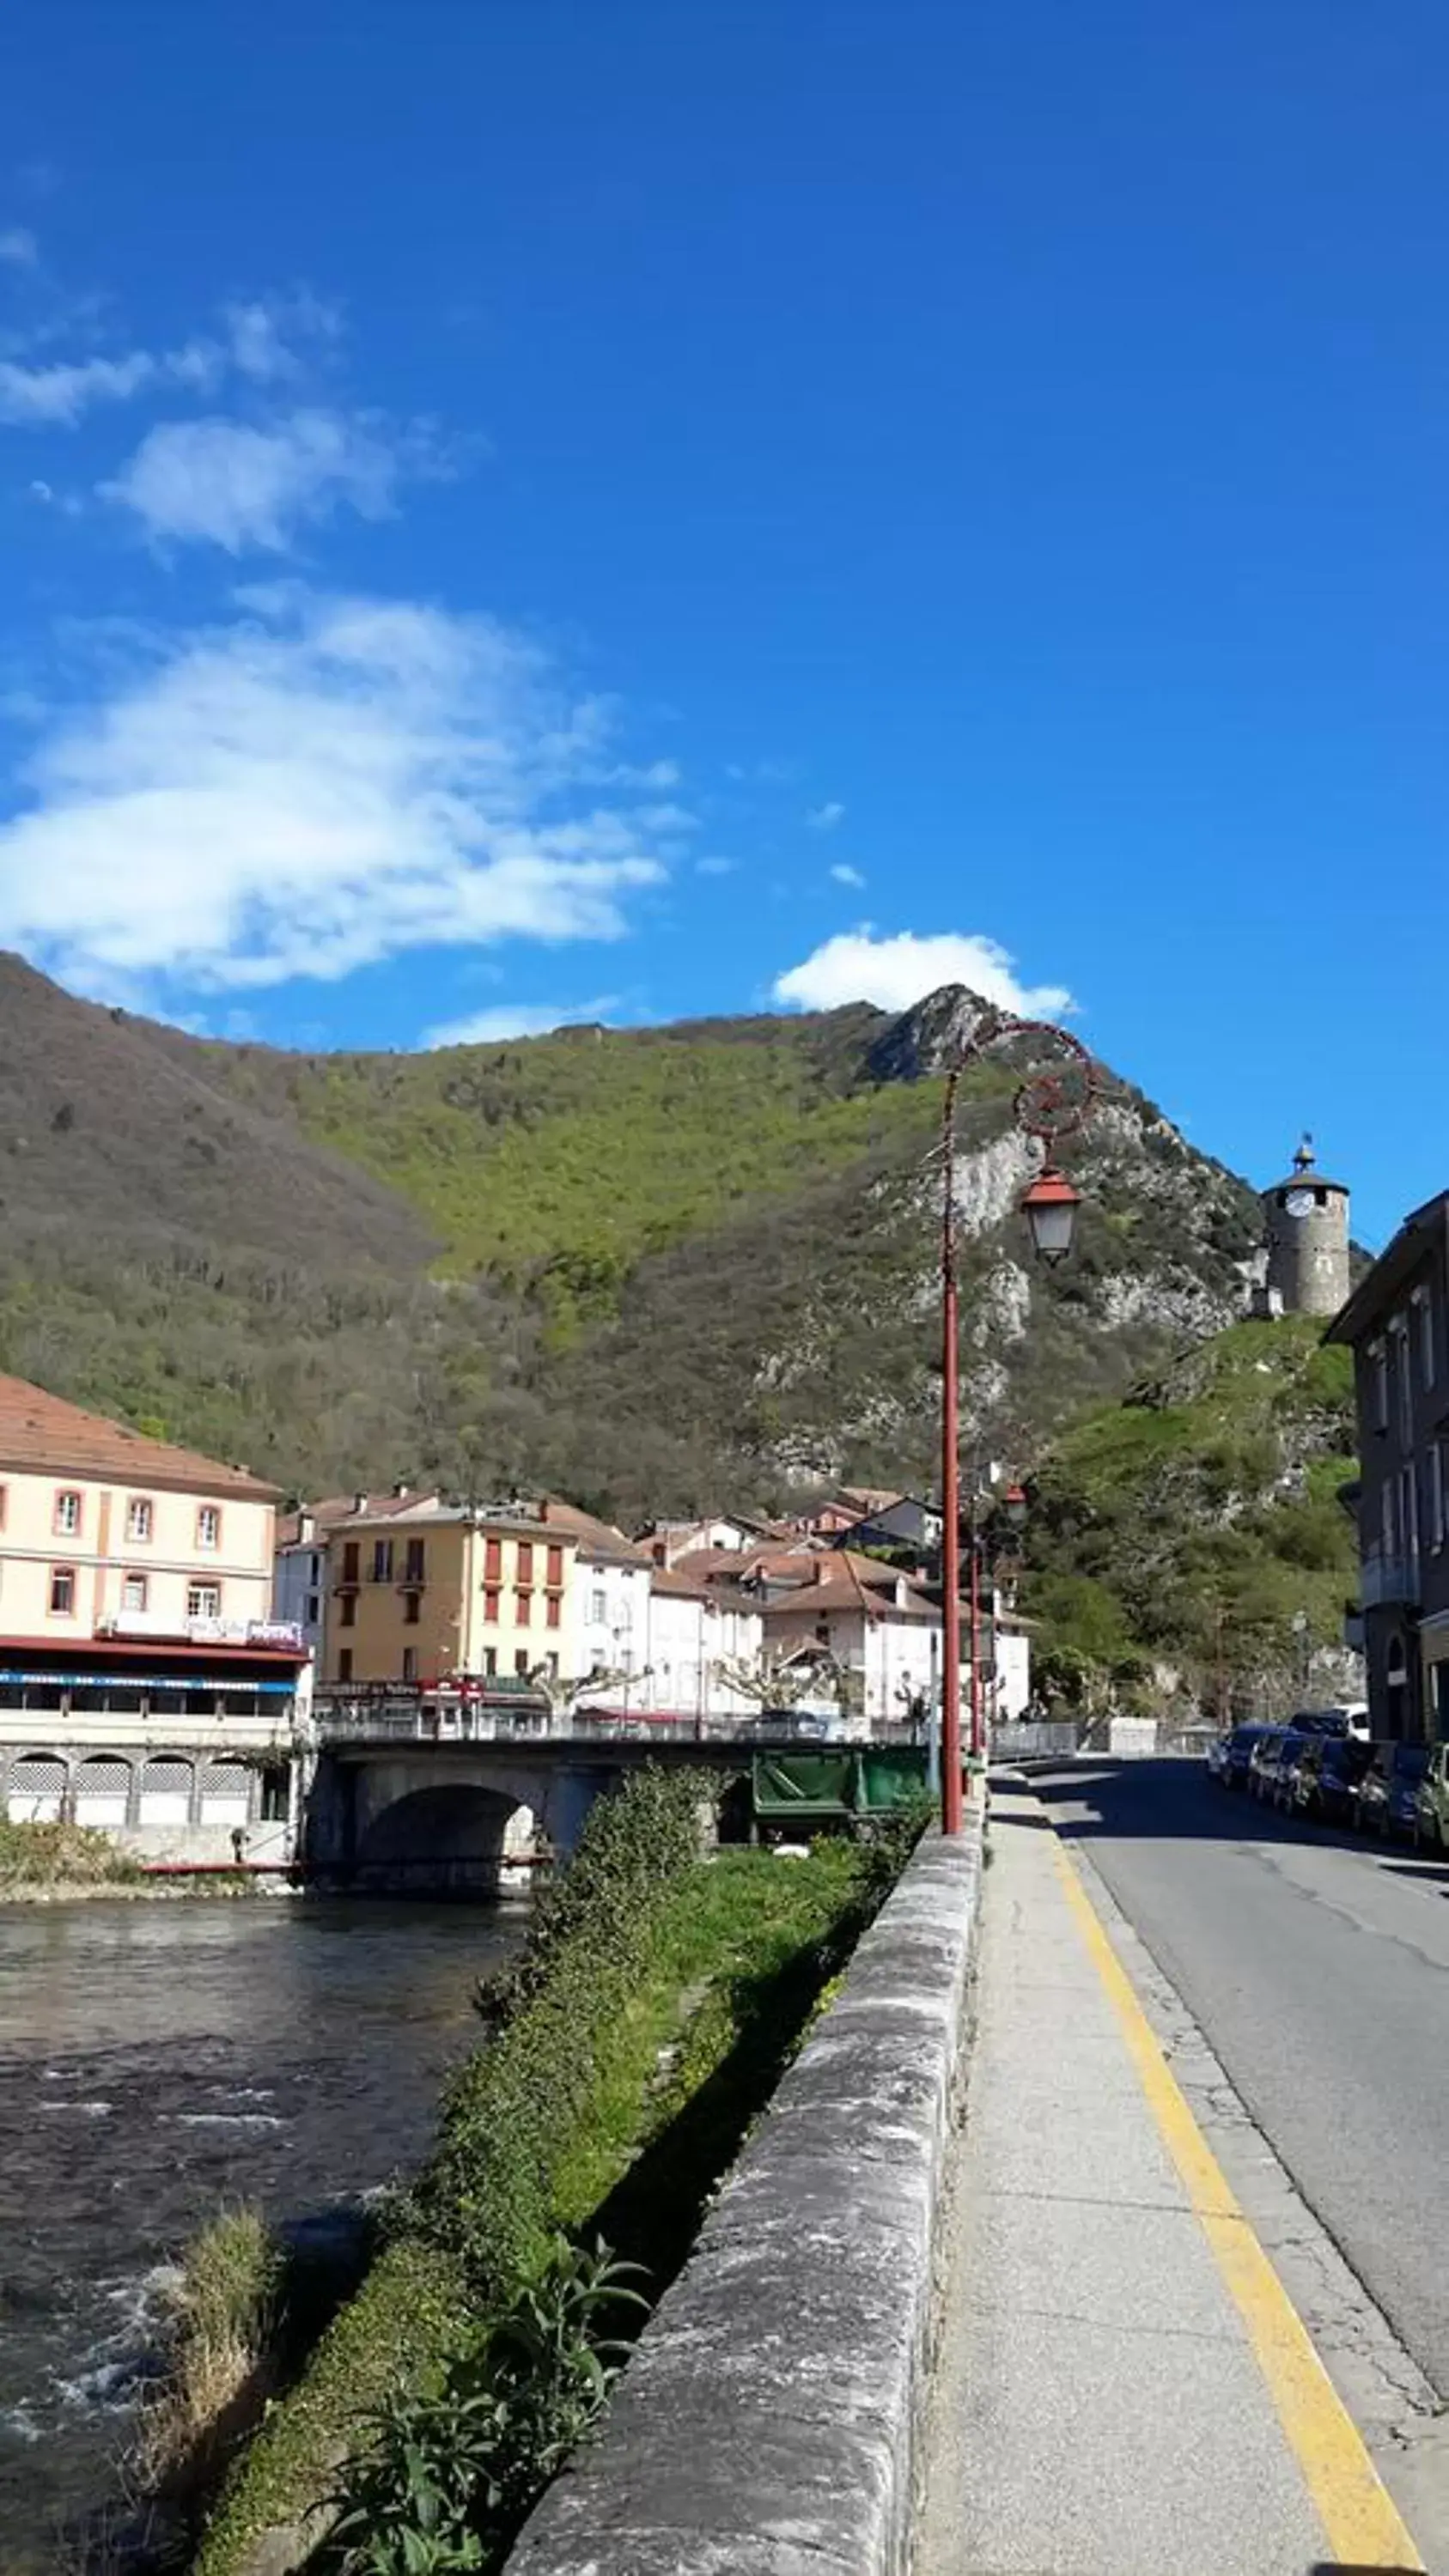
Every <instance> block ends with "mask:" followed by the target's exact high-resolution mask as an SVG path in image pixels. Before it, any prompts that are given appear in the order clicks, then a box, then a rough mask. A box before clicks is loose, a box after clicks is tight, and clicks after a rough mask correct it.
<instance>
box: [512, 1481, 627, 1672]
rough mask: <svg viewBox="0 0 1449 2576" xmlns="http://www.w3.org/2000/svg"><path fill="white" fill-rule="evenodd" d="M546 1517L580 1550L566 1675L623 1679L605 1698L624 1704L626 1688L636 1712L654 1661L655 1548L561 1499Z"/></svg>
mask: <svg viewBox="0 0 1449 2576" xmlns="http://www.w3.org/2000/svg"><path fill="white" fill-rule="evenodd" d="M540 1511H541V1516H542V1519H543V1522H544V1525H545V1527H546V1528H548V1529H556V1530H557V1531H558V1532H559V1534H560V1536H561V1537H562V1538H571V1539H572V1540H573V1541H574V1542H575V1545H576V1548H577V1551H578V1553H577V1557H576V1559H575V1562H574V1565H573V1568H572V1570H571V1578H570V1583H569V1588H568V1593H567V1595H566V1601H565V1622H566V1625H565V1633H564V1639H563V1643H562V1645H561V1647H560V1655H561V1660H562V1670H563V1672H564V1673H565V1675H567V1676H570V1677H573V1678H576V1679H577V1680H579V1681H581V1682H582V1681H587V1680H588V1679H589V1678H590V1676H591V1675H594V1674H597V1675H600V1676H603V1675H606V1674H612V1675H617V1676H619V1678H618V1679H617V1680H616V1681H612V1682H610V1683H609V1684H608V1686H607V1689H606V1691H605V1693H604V1696H606V1697H607V1699H608V1702H609V1705H610V1706H611V1707H613V1706H615V1705H616V1704H619V1703H620V1702H621V1700H622V1697H623V1693H624V1686H625V1684H626V1683H627V1684H628V1691H629V1704H630V1706H631V1707H637V1706H642V1705H647V1702H645V1701H644V1700H642V1699H641V1698H639V1697H638V1696H636V1692H637V1691H642V1690H643V1687H644V1683H645V1675H646V1670H647V1667H648V1664H649V1660H650V1656H649V1577H650V1574H651V1571H652V1566H651V1561H650V1557H649V1552H648V1549H647V1548H645V1547H642V1546H640V1545H639V1544H638V1543H637V1542H636V1541H635V1540H633V1539H631V1538H626V1537H625V1535H624V1532H623V1531H622V1530H621V1529H616V1528H615V1527H614V1525H613V1523H612V1522H610V1521H601V1520H596V1519H595V1517H594V1515H593V1513H592V1512H584V1511H580V1510H579V1509H578V1507H577V1505H576V1504H573V1503H565V1502H560V1501H559V1500H558V1498H557V1497H556V1496H555V1495H552V1494H550V1495H549V1496H548V1498H547V1500H546V1501H545V1502H544V1503H543V1504H542V1505H541V1506H540Z"/></svg>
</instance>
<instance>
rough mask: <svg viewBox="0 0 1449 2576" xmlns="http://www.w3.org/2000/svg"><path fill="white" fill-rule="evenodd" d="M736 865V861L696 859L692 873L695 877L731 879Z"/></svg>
mask: <svg viewBox="0 0 1449 2576" xmlns="http://www.w3.org/2000/svg"><path fill="white" fill-rule="evenodd" d="M738 865H739V862H738V860H737V859H696V860H695V863H694V873H695V875H696V876H697V877H732V876H733V875H734V872H735V869H736V867H737V866H738Z"/></svg>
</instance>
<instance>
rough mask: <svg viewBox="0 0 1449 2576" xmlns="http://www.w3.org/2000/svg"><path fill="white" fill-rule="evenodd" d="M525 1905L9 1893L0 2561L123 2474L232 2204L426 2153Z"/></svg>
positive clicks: (39, 2567)
mask: <svg viewBox="0 0 1449 2576" xmlns="http://www.w3.org/2000/svg"><path fill="white" fill-rule="evenodd" d="M524 1921H525V1910H524V1908H523V1906H522V1905H521V1904H516V1905H509V1904H507V1903H504V1904H502V1905H499V1906H495V1907H491V1908H488V1909H486V1910H485V1909H483V1908H478V1909H476V1910H475V1909H472V1908H469V1907H463V1906H458V1907H452V1906H447V1907H445V1906H429V1905H387V1904H376V1903H361V1902H359V1903H352V1902H347V1901H335V1900H334V1901H331V1902H327V1903H316V1904H314V1903H310V1902H306V1901H301V1900H298V1899H296V1898H290V1899H289V1898H281V1897H279V1898H258V1899H251V1900H247V1901H237V1902H233V1903H224V1902H220V1901H214V1902H200V1901H199V1902H195V1903H173V1904H161V1903H154V1904H152V1903H145V1902H138V1903H130V1902H113V1901H110V1900H105V1899H102V1900H98V1901H97V1902H95V1903H90V1904H78V1905H47V1906H24V1905H9V1906H0V2570H3V2571H4V2576H22V2571H23V2576H52V2571H53V2570H55V2569H56V2568H57V2567H58V2566H60V2565H61V2564H63V2554H62V2550H61V2543H60V2538H59V2534H60V2530H61V2527H62V2525H63V2523H65V2522H66V2521H68V2520H70V2519H71V2518H73V2517H74V2516H76V2515H78V2514H81V2513H84V2512H87V2511H88V2510H90V2509H91V2508H93V2507H95V2506H97V2505H98V2504H100V2503H102V2502H103V2501H104V2500H105V2498H106V2497H107V2495H108V2494H110V2493H112V2492H113V2491H114V2489H115V2484H116V2475H115V2464H116V2460H117V2456H118V2454H119V2452H120V2450H121V2449H122V2446H123V2444H124V2440H125V2436H126V2431H127V2426H128V2421H129V2417H130V2413H131V2410H132V2408H133V2406H134V2403H135V2400H136V2396H137V2392H138V2389H139V2387H140V2384H141V2381H142V2377H143V2374H144V2371H145V2368H146V2361H147V2352H148V2339H149V2337H150V2335H151V2332H152V2329H153V2326H154V2320H155V2316H156V2313H157V2302H158V2294H159V2293H160V2292H162V2291H163V2290H164V2286H165V2279H166V2267H167V2265H168V2263H169V2262H170V2261H172V2260H173V2259H174V2257H175V2255H176V2252H177V2250H178V2248H179V2247H180V2246H181V2245H182V2244H183V2243H184V2242H185V2240H186V2238H187V2237H188V2235H190V2234H191V2233H193V2232H194V2230H195V2229H196V2228H197V2227H198V2226H200V2225H201V2224H202V2223H204V2221H205V2220H206V2219H208V2218H209V2217H210V2216H211V2215H212V2214H213V2213H214V2212H215V2210H216V2209H217V2207H218V2206H219V2205H220V2204H223V2203H226V2202H235V2201H237V2200H240V2199H243V2198H247V2199H256V2200H258V2201H260V2202H261V2204H262V2206H263V2207H264V2208H265V2209H266V2210H267V2211H268V2212H269V2213H271V2214H272V2215H273V2216H274V2217H276V2218H278V2219H285V2220H293V2219H300V2218H303V2217H305V2216H307V2215H308V2214H309V2213H311V2212H316V2211H319V2210H321V2209H324V2208H327V2207H335V2206H336V2204H337V2203H338V2202H340V2201H346V2200H348V2199H353V2198H355V2197H357V2196H358V2195H361V2194H364V2193H367V2192H369V2191H371V2190H375V2189H376V2188H377V2186H378V2185H379V2184H382V2183H384V2182H386V2181H388V2180H389V2179H390V2178H391V2177H393V2176H395V2175H398V2174H406V2173H408V2172H409V2171H411V2170H412V2169H413V2168H415V2167H416V2165H417V2164H418V2162H419V2160H420V2158H421V2157H422V2155H423V2154H424V2152H425V2151H426V2148H427V2145H428V2141H429V2138H430V2136H431V2132H432V2124H433V2116H434V2111H435V2108H436V2102H437V2095H438V2086H439V2079H440V2077H441V2075H442V2073H443V2072H444V2070H445V2069H446V2067H447V2066H448V2065H449V2064H450V2063H451V2062H452V2061H453V2060H454V2059H455V2058H456V2057H458V2056H459V2055H460V2054H461V2053H462V2052H463V2050H465V2049H466V2048H467V2047H468V2046H469V2045H470V2044H471V2042H472V2039H473V2037H474V2035H475V2033H476V2031H477V2022H476V2020H475V2019H474V2016H473V2014H472V2011H471V1994H472V1987H473V1981H474V1979H475V1978H476V1977H477V1976H478V1975H479V1974H480V1973H482V1972H483V1971H485V1970H487V1969H489V1968H491V1967H494V1966H496V1965H497V1964H498V1962H499V1960H500V1959H501V1958H502V1957H503V1956H505V1955H506V1953H507V1952H508V1951H509V1950H511V1949H512V1948H514V1947H515V1946H516V1944H517V1942H518V1940H519V1939H520V1938H521V1936H522V1931H523V1926H524Z"/></svg>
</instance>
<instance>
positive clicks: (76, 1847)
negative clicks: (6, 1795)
mask: <svg viewBox="0 0 1449 2576" xmlns="http://www.w3.org/2000/svg"><path fill="white" fill-rule="evenodd" d="M141 1876H142V1872H141V1869H140V1867H139V1865H138V1863H137V1862H136V1861H134V1860H133V1859H132V1858H131V1856H130V1854H129V1853H127V1852H122V1851H118V1850H117V1849H116V1846H115V1844H114V1843H113V1842H110V1841H109V1840H108V1839H107V1837H106V1836H105V1835H104V1834H97V1833H92V1832H91V1831H90V1830H89V1828H88V1827H87V1826H84V1825H67V1824H52V1825H41V1824H36V1825H19V1824H11V1823H10V1822H9V1821H8V1819H6V1818H3V1817H0V1897H4V1896H6V1895H8V1894H11V1893H13V1892H14V1891H16V1890H19V1889H29V1888H38V1887H47V1888H51V1887H54V1888H59V1887H94V1886H99V1885H102V1884H106V1883H112V1884H115V1885H117V1886H126V1887H133V1886H135V1885H136V1884H137V1883H138V1882H139V1880H140V1878H141Z"/></svg>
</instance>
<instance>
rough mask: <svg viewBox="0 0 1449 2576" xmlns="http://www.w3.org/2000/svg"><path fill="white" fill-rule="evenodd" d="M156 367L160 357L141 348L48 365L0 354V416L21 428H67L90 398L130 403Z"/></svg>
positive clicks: (149, 381)
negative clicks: (122, 354) (116, 355)
mask: <svg viewBox="0 0 1449 2576" xmlns="http://www.w3.org/2000/svg"><path fill="white" fill-rule="evenodd" d="M182 354H183V355H184V354H185V353H184V352H183V353H182ZM159 371H160V361H159V360H157V359H155V358H153V357H151V356H150V355H149V354H148V352H147V351H146V350H144V349H133V350H132V351H131V352H130V354H129V356H127V357H124V358H74V359H68V360H62V361H60V362H59V363H57V364H56V365H55V366H53V367H22V366H20V365H18V364H17V363H16V361H15V360H14V359H11V358H4V359H0V421H8V422H9V423H10V424H11V426H12V427H18V428H21V429H42V428H52V429H53V428H62V429H72V428H74V426H75V423H76V422H77V421H78V420H79V419H80V416H81V414H82V412H84V411H89V409H90V407H91V405H92V403H101V402H129V401H130V400H131V397H132V396H133V394H138V393H139V392H140V391H141V388H142V386H143V385H149V384H153V383H154V382H155V380H156V377H157V375H158V373H159Z"/></svg>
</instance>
